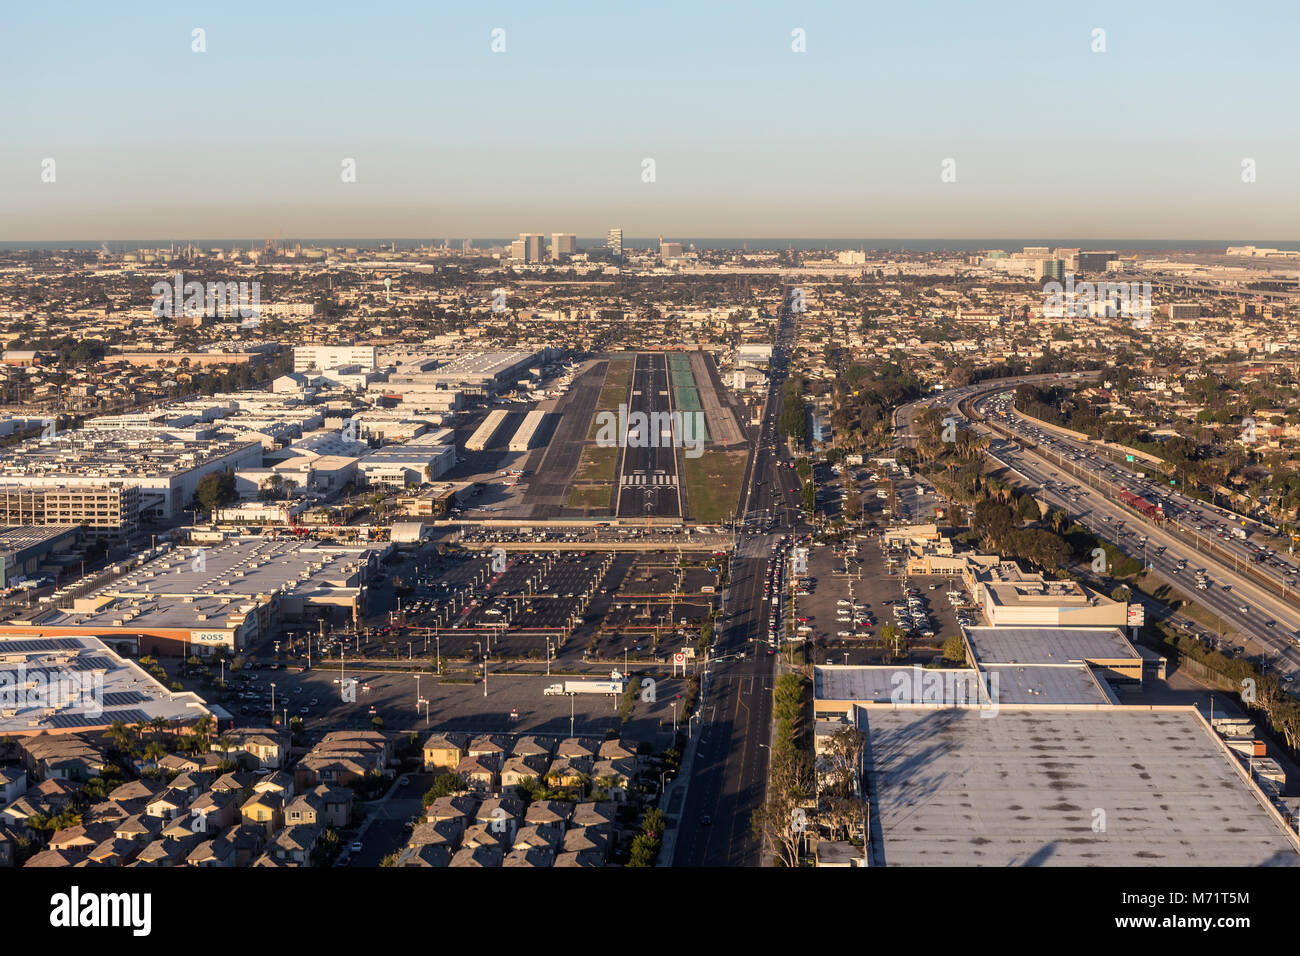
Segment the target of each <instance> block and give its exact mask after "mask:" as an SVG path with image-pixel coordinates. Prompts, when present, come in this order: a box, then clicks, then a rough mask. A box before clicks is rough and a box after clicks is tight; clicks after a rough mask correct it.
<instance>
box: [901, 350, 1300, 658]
mask: <svg viewBox="0 0 1300 956" xmlns="http://www.w3.org/2000/svg"><path fill="white" fill-rule="evenodd" d="M1055 377H1056V376H1033V377H1024V378H1017V379H1004V380H1001V381H1000V382H998V381H990V382H985V383H980V384H979V385H973V386H967V387H965V388H962V389H953V390H951V391H948V392H943V393H942V394H941V395H939V396H932V397H930V398H928V399H924V400H922V401H919V402H915V403H912V404H911V405H910V406H903V407H900V409H899V410H898V412H897V413H896V415H895V423H896V425H897V426H898V427H899V433H900V434H899V438H900V443H901V442H902V441H903V440H905V439H906V438H907V437H909V436H907V435H906V434H905V433H904V431H903V430H904V428H906V429H907V430H908V431H910V426H911V422H913V421H914V420H915V419H916V417H917V416H918V415H919V414H921V413H922V412H923V410H924V408H925V407H928V406H930V405H937V406H939V407H941V408H944V409H945V410H946V411H947V412H948V413H949V414H952V415H953V416H954V417H955V418H957V419H958V421H959V422H960V423H961V424H962V426H963V427H968V428H971V429H973V430H974V431H975V432H976V433H977V434H980V435H982V436H984V437H987V438H988V439H989V441H990V445H989V449H988V455H989V457H991V458H993V459H994V460H995V461H997V462H999V463H1000V464H1002V465H1003V466H1005V467H1006V468H1008V469H1009V470H1011V471H1012V472H1013V473H1014V474H1015V475H1017V476H1019V478H1020V479H1021V480H1022V481H1023V483H1024V484H1025V485H1027V486H1029V487H1031V488H1033V489H1035V491H1036V492H1038V493H1039V494H1041V496H1042V497H1043V498H1044V499H1045V500H1046V501H1047V502H1048V503H1049V504H1050V505H1052V506H1053V507H1058V508H1061V509H1063V510H1064V511H1065V512H1066V513H1067V514H1069V515H1070V516H1071V517H1072V518H1074V519H1076V520H1078V521H1079V523H1080V524H1082V525H1083V526H1084V527H1086V528H1088V529H1089V530H1090V531H1092V532H1094V533H1095V534H1098V535H1099V536H1101V537H1103V538H1105V539H1106V540H1108V541H1110V542H1112V543H1114V544H1115V545H1116V546H1117V547H1119V548H1120V550H1121V551H1123V552H1124V553H1125V554H1128V555H1129V556H1131V557H1134V558H1137V559H1139V560H1145V561H1146V562H1147V564H1148V565H1149V566H1150V567H1151V568H1152V570H1153V572H1154V574H1155V575H1156V577H1157V578H1159V579H1161V580H1164V581H1166V582H1167V583H1169V584H1170V585H1171V586H1172V587H1174V588H1175V589H1177V590H1178V591H1179V592H1181V593H1182V594H1183V595H1185V596H1186V597H1187V598H1188V599H1189V600H1192V601H1194V602H1195V603H1196V604H1198V605H1199V606H1201V607H1203V608H1205V609H1206V610H1208V611H1209V612H1210V613H1211V614H1213V615H1215V616H1216V617H1217V618H1218V621H1217V622H1216V623H1217V624H1218V625H1219V628H1216V630H1222V631H1224V632H1232V631H1236V632H1237V633H1238V634H1240V635H1242V642H1241V644H1239V645H1238V647H1240V648H1241V653H1245V654H1247V655H1258V656H1259V657H1260V658H1261V660H1263V661H1267V662H1269V663H1270V664H1271V665H1273V666H1276V668H1277V670H1278V672H1279V673H1280V674H1282V675H1283V676H1284V679H1285V678H1292V677H1294V675H1295V674H1296V672H1297V671H1300V648H1297V646H1296V643H1295V640H1294V639H1295V637H1296V635H1297V632H1298V630H1300V610H1298V609H1297V608H1296V607H1295V606H1294V605H1293V604H1291V603H1290V602H1289V601H1287V600H1285V599H1284V597H1283V596H1281V595H1279V594H1275V593H1273V592H1272V591H1270V590H1268V589H1267V588H1266V587H1265V586H1264V585H1262V584H1260V583H1258V582H1256V581H1255V580H1253V579H1251V578H1249V577H1247V576H1246V574H1245V573H1244V571H1243V570H1238V569H1240V568H1243V567H1244V566H1245V565H1246V564H1247V563H1248V561H1247V559H1245V558H1244V557H1243V558H1242V559H1241V560H1240V561H1235V562H1232V563H1228V562H1225V561H1224V560H1223V559H1222V558H1221V557H1220V556H1219V555H1216V554H1211V553H1207V551H1206V550H1204V549H1205V548H1207V547H1208V546H1209V540H1210V539H1209V537H1208V536H1207V535H1205V534H1204V533H1203V532H1202V531H1200V530H1199V528H1197V527H1194V526H1188V527H1182V526H1180V524H1179V523H1178V522H1177V521H1175V522H1169V521H1166V522H1155V521H1150V520H1148V519H1146V518H1144V517H1142V516H1140V515H1139V514H1138V513H1136V512H1134V511H1132V510H1130V509H1128V508H1126V507H1125V506H1124V505H1122V504H1121V503H1120V502H1119V499H1118V492H1119V489H1120V488H1121V487H1131V488H1133V489H1135V490H1136V489H1137V488H1139V487H1141V486H1139V485H1138V484H1137V481H1138V480H1137V479H1136V476H1134V477H1133V478H1132V479H1131V480H1130V479H1126V478H1124V476H1123V474H1122V473H1121V472H1120V471H1119V470H1117V468H1116V466H1115V464H1114V463H1113V462H1110V461H1108V460H1106V459H1104V458H1102V457H1101V456H1100V455H1098V454H1097V453H1096V452H1095V451H1093V450H1091V449H1086V448H1083V449H1081V448H1078V447H1077V446H1078V445H1079V444H1082V443H1077V442H1071V443H1068V444H1066V443H1063V442H1064V440H1063V439H1060V438H1059V437H1057V436H1054V435H1053V436H1048V435H1046V434H1045V433H1043V432H1041V430H1039V429H1035V428H1033V426H1032V425H1028V424H1026V423H1024V422H1023V421H1021V422H1017V421H1015V420H1014V419H1013V418H1004V417H1001V416H998V415H997V414H996V412H997V411H998V408H997V406H998V405H999V399H998V398H997V397H996V396H995V393H1005V392H1009V391H1012V390H1014V388H1015V387H1016V386H1017V385H1019V384H1023V383H1025V382H1031V381H1035V380H1037V381H1043V380H1045V379H1048V378H1055ZM966 399H973V400H974V401H973V402H972V404H973V406H974V408H975V410H976V414H977V416H978V415H984V414H989V415H992V416H993V417H992V418H991V420H992V421H995V422H996V423H997V424H998V425H1000V426H1002V427H1006V428H1010V429H1011V430H1012V431H1013V432H1014V433H1015V434H1016V435H1017V436H1018V437H1020V438H1021V440H1020V441H1012V440H1009V439H1007V438H1005V437H1003V436H1002V435H1000V434H998V433H996V432H994V431H993V430H992V429H991V428H990V427H989V426H988V425H987V424H982V423H979V422H971V421H970V420H969V419H968V418H967V417H966V416H965V415H963V414H962V413H961V412H960V411H959V405H960V404H961V403H962V402H964V401H965V400H966ZM1001 410H1002V411H1008V409H1006V408H1005V406H1003V407H1002V409H1001ZM1022 433H1023V435H1022ZM1040 435H1041V436H1042V437H1040ZM1039 445H1041V446H1042V451H1041V452H1040V451H1038V450H1036V448H1035V447H1033V446H1039ZM1062 452H1064V453H1065V455H1064V458H1063V459H1061V460H1058V461H1051V460H1049V457H1047V456H1059V455H1060V454H1061V453H1062ZM1070 455H1075V456H1076V458H1075V459H1072V458H1070V457H1069V456H1070ZM1112 474H1114V475H1118V478H1117V479H1112V478H1110V477H1109V476H1110V475H1112ZM1144 490H1149V489H1144ZM1151 498H1152V499H1153V500H1156V496H1155V495H1154V494H1152V495H1151ZM1186 500H1187V499H1185V498H1183V496H1181V495H1179V496H1177V498H1176V499H1175V504H1174V511H1175V512H1181V507H1180V506H1181V504H1182V502H1185V501H1186ZM1198 523H1199V522H1198ZM1184 535H1186V537H1184ZM1213 540H1214V543H1215V545H1216V546H1217V545H1220V544H1222V539H1218V538H1217V537H1214V538H1213ZM1198 545H1200V547H1201V550H1198V549H1197V546H1198ZM1233 564H1236V567H1234V566H1233ZM1198 571H1203V572H1204V576H1205V581H1206V587H1205V589H1198V588H1197V587H1196V583H1195V577H1196V574H1197V572H1198ZM1213 636H1214V637H1215V638H1217V636H1218V635H1217V634H1214V635H1213Z"/></svg>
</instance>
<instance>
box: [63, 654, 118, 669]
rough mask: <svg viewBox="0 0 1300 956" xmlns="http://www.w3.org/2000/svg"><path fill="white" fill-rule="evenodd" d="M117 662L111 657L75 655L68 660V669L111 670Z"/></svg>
mask: <svg viewBox="0 0 1300 956" xmlns="http://www.w3.org/2000/svg"><path fill="white" fill-rule="evenodd" d="M114 666H115V662H114V661H113V659H112V658H111V657H74V658H73V659H72V660H70V661H68V663H67V668H68V670H73V671H111V670H112V669H113V667H114Z"/></svg>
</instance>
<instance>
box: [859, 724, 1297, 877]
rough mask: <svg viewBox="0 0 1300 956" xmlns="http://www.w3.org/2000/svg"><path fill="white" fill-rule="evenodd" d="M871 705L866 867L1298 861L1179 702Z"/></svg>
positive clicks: (1283, 826) (1290, 834) (1292, 842)
mask: <svg viewBox="0 0 1300 956" xmlns="http://www.w3.org/2000/svg"><path fill="white" fill-rule="evenodd" d="M981 716H982V715H981V713H980V712H979V711H978V710H975V709H951V708H930V709H902V708H900V709H889V708H882V709H871V710H869V711H868V712H867V713H866V715H865V730H866V732H867V734H868V739H869V743H868V747H867V758H866V776H867V781H868V790H869V792H870V794H871V803H872V821H871V828H872V839H871V843H872V847H871V865H873V866H1206V867H1210V866H1213V867H1221V866H1296V865H1300V844H1297V840H1296V834H1295V832H1294V830H1293V829H1292V828H1291V827H1290V826H1289V825H1288V823H1287V821H1286V819H1285V818H1284V817H1283V816H1282V814H1281V813H1280V812H1279V811H1278V809H1277V807H1276V806H1274V804H1272V803H1271V802H1269V800H1268V799H1267V798H1266V797H1265V795H1264V793H1263V792H1262V791H1261V790H1260V789H1259V787H1258V786H1257V785H1256V784H1254V783H1253V782H1252V781H1251V780H1250V779H1249V777H1248V775H1247V773H1246V771H1245V769H1244V768H1243V767H1242V765H1241V763H1240V761H1239V760H1238V759H1237V758H1235V757H1234V756H1233V755H1232V754H1231V752H1230V751H1229V750H1228V749H1227V747H1226V746H1225V745H1224V743H1223V741H1222V740H1220V739H1219V737H1218V735H1217V734H1216V733H1215V732H1214V731H1213V730H1212V729H1211V727H1210V726H1209V724H1208V723H1207V722H1206V720H1205V719H1204V717H1202V716H1201V715H1200V714H1199V713H1198V712H1197V711H1196V710H1194V709H1192V708H1189V707H1164V708H1146V707H1142V708H1127V707H1109V708H1100V709H1093V710H1084V711H1080V710H1074V709H1063V710H1034V711H1032V712H1029V711H1023V712H1012V713H1008V712H1005V711H1004V712H1003V713H1001V714H1000V715H999V716H998V717H997V719H993V720H985V719H981Z"/></svg>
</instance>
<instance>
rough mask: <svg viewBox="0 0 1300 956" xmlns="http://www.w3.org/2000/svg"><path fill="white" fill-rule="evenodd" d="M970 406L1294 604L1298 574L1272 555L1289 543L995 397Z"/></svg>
mask: <svg viewBox="0 0 1300 956" xmlns="http://www.w3.org/2000/svg"><path fill="white" fill-rule="evenodd" d="M974 406H975V411H976V413H977V414H979V415H983V416H985V417H986V418H989V417H990V416H991V420H992V421H995V422H996V423H997V424H998V426H1000V427H1001V428H1005V429H1007V430H1008V431H1011V432H1013V433H1014V434H1016V435H1017V436H1020V437H1021V438H1023V439H1024V440H1025V441H1026V442H1028V443H1030V444H1033V445H1036V446H1038V447H1040V448H1044V449H1047V450H1049V451H1051V452H1052V453H1054V454H1056V455H1058V456H1061V457H1063V458H1065V459H1067V460H1069V461H1070V462H1071V463H1072V464H1071V466H1070V467H1072V468H1073V467H1079V468H1085V469H1089V470H1091V471H1094V472H1095V473H1096V477H1097V478H1098V479H1104V482H1105V484H1107V485H1109V486H1112V487H1114V488H1117V489H1118V488H1123V489H1125V490H1127V491H1130V492H1132V493H1133V494H1137V495H1141V496H1143V497H1145V498H1147V499H1148V500H1150V501H1152V502H1160V503H1162V504H1163V505H1164V508H1165V510H1166V513H1167V516H1168V517H1169V518H1170V519H1171V520H1170V524H1171V529H1177V530H1178V531H1179V532H1181V536H1182V538H1183V540H1184V541H1185V542H1191V543H1193V544H1194V546H1196V547H1198V549H1201V550H1214V551H1217V552H1218V553H1219V556H1220V557H1221V558H1223V559H1224V560H1225V561H1232V562H1234V564H1236V565H1239V566H1241V567H1247V568H1250V569H1251V571H1253V572H1254V573H1255V574H1256V575H1259V576H1261V577H1263V578H1264V579H1265V581H1266V582H1267V584H1268V585H1269V586H1271V587H1272V589H1273V590H1274V591H1275V592H1277V593H1278V594H1280V595H1281V596H1282V597H1283V599H1284V600H1291V601H1292V602H1293V603H1295V599H1296V597H1297V593H1298V592H1297V591H1296V588H1297V584H1298V582H1297V577H1296V575H1297V574H1300V569H1297V568H1296V567H1295V565H1293V564H1292V563H1291V562H1290V560H1288V559H1287V558H1285V557H1283V556H1281V555H1279V554H1277V553H1276V552H1277V550H1278V549H1281V548H1287V547H1288V545H1289V543H1290V542H1289V541H1288V540H1286V539H1283V538H1278V537H1274V536H1271V535H1270V534H1269V532H1270V530H1271V529H1268V528H1267V527H1265V526H1263V525H1261V524H1259V523H1258V522H1256V521H1253V520H1250V519H1246V518H1243V517H1242V516H1241V515H1238V514H1235V513H1233V512H1231V511H1228V510H1226V509H1224V508H1220V507H1218V506H1216V505H1213V504H1209V503H1208V502H1203V501H1200V500H1198V499H1196V498H1189V497H1188V496H1186V495H1184V494H1182V493H1181V492H1178V491H1175V490H1173V489H1172V488H1169V487H1165V486H1163V485H1160V484H1156V483H1155V482H1153V481H1150V480H1148V479H1145V478H1138V477H1137V475H1136V474H1135V473H1134V472H1133V471H1132V470H1130V469H1129V468H1127V467H1125V466H1124V465H1122V464H1120V463H1119V462H1114V461H1110V460H1108V459H1107V458H1105V457H1103V456H1102V455H1099V454H1097V451H1096V448H1095V446H1093V445H1091V444H1090V443H1089V442H1085V441H1077V440H1075V439H1072V438H1069V437H1067V436H1063V435H1060V434H1058V433H1055V432H1052V431H1049V430H1047V429H1046V428H1041V427H1039V426H1038V425H1036V424H1035V422H1034V420H1033V419H1028V418H1023V417H1020V416H1018V415H1013V414H1009V413H1010V408H1009V403H1004V402H1002V401H1001V400H1000V399H999V398H997V397H993V398H984V399H980V400H978V401H977V402H975V403H974ZM1075 462H1077V463H1078V464H1077V465H1076V464H1074V463H1075ZM1234 528H1236V529H1240V530H1242V531H1245V532H1246V533H1247V534H1249V535H1250V539H1249V542H1248V541H1247V540H1246V539H1244V538H1236V537H1233V536H1232V534H1231V531H1232V529H1234ZM1202 541H1204V542H1205V545H1204V546H1202V545H1201V543H1200V542H1202ZM1210 546H1212V548H1211V547H1210ZM1269 548H1272V549H1273V553H1271V554H1268V555H1267V556H1265V554H1263V552H1264V551H1265V550H1266V549H1269ZM1257 558H1262V559H1263V560H1257Z"/></svg>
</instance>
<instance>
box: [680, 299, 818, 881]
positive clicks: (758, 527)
mask: <svg viewBox="0 0 1300 956" xmlns="http://www.w3.org/2000/svg"><path fill="white" fill-rule="evenodd" d="M792 325H793V316H792V315H791V313H790V312H789V310H788V308H787V309H783V311H782V314H781V318H780V320H779V322H778V324H777V341H776V345H775V347H774V348H773V352H772V365H771V369H770V374H769V383H768V398H767V403H766V407H765V409H764V414H763V420H762V424H761V425H760V428H759V437H758V445H757V447H756V449H755V450H754V453H753V454H752V455H750V462H749V466H748V468H747V470H746V472H745V484H744V489H743V492H742V498H741V505H740V508H741V510H740V514H741V515H742V516H744V515H748V516H749V517H748V518H747V519H745V520H742V521H740V522H738V523H737V524H738V532H739V534H738V539H737V546H736V549H735V551H734V552H733V554H732V558H731V565H730V568H731V577H730V581H729V584H728V589H727V595H726V605H725V611H726V615H727V616H726V618H725V619H724V621H723V624H722V626H721V628H720V629H719V631H718V640H717V646H716V648H715V649H714V656H715V657H716V658H717V660H716V661H715V662H714V663H713V664H711V665H709V666H708V667H706V670H705V677H704V691H703V694H704V697H703V703H702V706H701V722H700V725H699V727H698V729H697V730H696V731H695V733H696V735H697V736H698V743H697V750H696V753H695V758H694V763H693V765H692V767H691V780H690V785H689V787H688V789H687V791H686V800H685V803H684V805H683V808H682V814H681V817H680V818H679V820H678V824H677V826H678V832H677V837H676V842H675V846H674V855H673V865H674V866H758V865H760V864H761V863H762V850H761V847H760V846H759V844H758V842H757V841H756V840H755V839H754V835H753V832H752V829H751V824H750V818H751V816H752V814H753V812H754V811H755V810H756V809H758V807H759V806H760V805H761V804H762V802H763V800H764V797H765V794H766V788H767V769H768V755H769V754H770V752H771V751H770V749H769V745H770V728H771V720H772V686H773V681H774V666H775V659H776V658H775V654H774V653H771V648H769V647H768V646H767V645H766V644H765V643H764V640H763V638H765V636H766V634H767V615H769V614H770V605H769V601H768V598H767V597H765V596H764V594H763V585H764V582H765V581H766V580H767V577H768V572H769V568H770V564H771V562H772V560H774V557H773V552H774V550H775V549H776V548H777V546H778V545H779V543H780V541H781V539H782V538H787V537H788V536H789V535H790V534H791V533H792V530H793V529H791V528H790V527H789V526H788V525H786V524H785V523H784V521H785V518H786V515H787V514H789V513H791V512H789V510H788V508H787V507H786V506H787V505H788V504H789V503H790V502H791V499H793V501H794V503H795V504H796V505H797V501H798V492H797V491H795V492H791V491H790V490H789V489H790V488H792V487H793V488H797V485H798V482H797V480H796V479H795V478H793V477H792V475H793V472H792V470H791V469H790V468H789V467H788V465H787V463H784V462H783V461H782V459H781V455H780V451H779V445H778V441H777V422H778V420H779V417H780V404H781V393H782V388H783V387H784V385H785V379H786V376H787V374H788V371H789V361H790V352H791V339H792V336H793V330H792ZM793 513H794V514H797V513H798V512H797V511H794V512H793ZM769 517H770V519H771V520H770V523H769ZM769 529H770V530H769ZM750 638H760V640H755V641H754V642H752V643H751V641H750ZM741 654H743V655H744V657H743V658H742V657H740V656H739V655H741Z"/></svg>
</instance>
